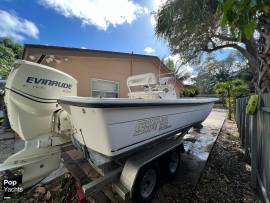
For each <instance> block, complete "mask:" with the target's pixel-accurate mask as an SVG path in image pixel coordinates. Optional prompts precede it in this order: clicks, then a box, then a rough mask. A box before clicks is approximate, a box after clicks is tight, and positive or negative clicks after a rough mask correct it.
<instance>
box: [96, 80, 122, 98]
mask: <svg viewBox="0 0 270 203" xmlns="http://www.w3.org/2000/svg"><path fill="white" fill-rule="evenodd" d="M91 82H92V97H105V98H117V97H119V82H115V81H109V80H100V79H92V81H91Z"/></svg>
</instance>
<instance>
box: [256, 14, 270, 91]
mask: <svg viewBox="0 0 270 203" xmlns="http://www.w3.org/2000/svg"><path fill="white" fill-rule="evenodd" d="M258 27H259V33H260V39H259V50H258V60H259V63H260V65H259V67H258V80H257V83H258V87H259V91H260V92H258V93H266V92H270V14H268V15H267V16H266V15H263V16H261V17H260V19H259V24H258Z"/></svg>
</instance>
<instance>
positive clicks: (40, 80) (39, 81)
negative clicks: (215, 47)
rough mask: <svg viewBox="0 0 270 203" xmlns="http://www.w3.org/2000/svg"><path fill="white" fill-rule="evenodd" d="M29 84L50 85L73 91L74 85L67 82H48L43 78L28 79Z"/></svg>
mask: <svg viewBox="0 0 270 203" xmlns="http://www.w3.org/2000/svg"><path fill="white" fill-rule="evenodd" d="M26 82H27V83H31V84H35V85H49V86H55V87H62V88H67V89H71V87H72V85H71V84H69V83H65V82H60V81H57V80H48V79H43V78H35V77H28V78H27V79H26Z"/></svg>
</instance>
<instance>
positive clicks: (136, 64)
mask: <svg viewBox="0 0 270 203" xmlns="http://www.w3.org/2000/svg"><path fill="white" fill-rule="evenodd" d="M23 59H25V60H28V61H33V62H37V63H41V64H44V65H48V66H50V67H53V68H55V69H58V70H61V71H63V72H65V73H67V74H69V75H71V76H73V77H74V78H75V79H77V80H78V96H93V97H100V96H102V97H128V88H127V85H126V81H127V78H128V77H129V76H131V75H137V74H143V73H149V72H151V73H155V74H156V76H157V77H158V76H159V74H165V73H169V72H170V71H169V70H168V68H167V67H166V66H165V65H164V64H163V63H162V62H161V60H160V59H159V58H158V57H156V56H149V55H141V54H133V53H121V52H111V51H100V50H90V49H78V48H67V47H58V46H45V45H34V44H25V46H24V53H23ZM182 88H183V86H182V83H181V82H180V81H177V82H176V91H177V95H178V96H179V95H180V92H181V90H182Z"/></svg>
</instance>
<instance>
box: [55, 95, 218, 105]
mask: <svg viewBox="0 0 270 203" xmlns="http://www.w3.org/2000/svg"><path fill="white" fill-rule="evenodd" d="M79 98H80V97H79ZM79 98H78V99H74V98H71V99H69V98H61V99H58V100H57V102H58V103H59V104H60V105H61V104H63V105H70V106H77V107H85V108H122V107H150V106H182V105H203V104H209V103H215V102H216V101H218V99H217V98H203V99H202V98H198V99H156V100H154V99H153V100H152V99H151V100H150V99H119V98H115V99H104V98H102V99H96V98H91V99H85V98H84V100H81V101H80V100H79Z"/></svg>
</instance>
